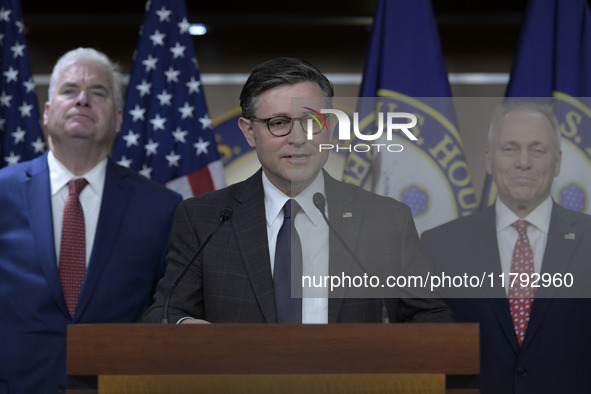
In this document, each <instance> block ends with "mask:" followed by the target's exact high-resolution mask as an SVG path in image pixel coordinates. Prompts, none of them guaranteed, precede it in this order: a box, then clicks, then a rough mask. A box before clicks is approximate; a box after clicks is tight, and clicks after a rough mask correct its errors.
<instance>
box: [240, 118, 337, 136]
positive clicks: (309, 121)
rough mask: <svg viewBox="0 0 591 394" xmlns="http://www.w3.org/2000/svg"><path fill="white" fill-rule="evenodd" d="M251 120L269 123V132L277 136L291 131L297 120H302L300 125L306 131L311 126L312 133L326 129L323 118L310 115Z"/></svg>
mask: <svg viewBox="0 0 591 394" xmlns="http://www.w3.org/2000/svg"><path fill="white" fill-rule="evenodd" d="M328 115H330V114H325V116H324V117H325V119H328ZM249 120H251V121H254V122H263V123H266V124H267V129H269V132H270V133H271V134H272V135H274V136H275V137H283V136H286V135H288V134H289V133H291V129H292V128H293V124H294V122H295V121H296V120H298V121H299V122H300V126H302V129H303V130H304V131H306V132H307V131H308V130H309V129H310V128H311V129H312V134H318V133H320V132H321V131H322V130H324V129H325V127H324V122H323V121H322V119H318V118H316V117H312V116H309V115H306V116H302V117H300V118H290V117H289V116H274V117H272V118H267V119H260V118H254V117H253V118H249Z"/></svg>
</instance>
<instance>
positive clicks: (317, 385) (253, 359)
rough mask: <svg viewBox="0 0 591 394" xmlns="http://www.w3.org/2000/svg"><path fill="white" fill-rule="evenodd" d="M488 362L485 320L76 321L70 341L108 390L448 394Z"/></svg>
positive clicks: (71, 364) (81, 367) (80, 368)
mask: <svg viewBox="0 0 591 394" xmlns="http://www.w3.org/2000/svg"><path fill="white" fill-rule="evenodd" d="M479 358H480V356H479V333H478V325H476V324H331V325H280V324H266V325H260V324H240V325H234V324H227V325H226V324H217V325H146V324H123V325H116V324H98V325H72V326H69V327H68V344H67V372H68V374H69V375H73V376H75V375H83V376H89V375H91V376H98V381H99V393H124V392H125V393H140V392H141V393H152V392H153V393H162V392H174V393H183V392H187V393H190V392H195V390H196V388H199V391H203V392H210V393H211V392H245V393H246V392H252V393H254V392H287V393H291V392H293V393H298V392H364V393H366V392H376V393H377V392H380V393H382V392H398V393H445V376H446V375H450V374H455V375H472V374H478V373H479ZM164 387H166V389H163V388H164Z"/></svg>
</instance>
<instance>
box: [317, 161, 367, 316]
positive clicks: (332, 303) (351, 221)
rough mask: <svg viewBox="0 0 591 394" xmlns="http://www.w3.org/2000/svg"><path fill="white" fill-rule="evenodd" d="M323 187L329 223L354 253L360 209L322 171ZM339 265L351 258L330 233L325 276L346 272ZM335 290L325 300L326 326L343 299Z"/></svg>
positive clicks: (351, 262) (361, 213)
mask: <svg viewBox="0 0 591 394" xmlns="http://www.w3.org/2000/svg"><path fill="white" fill-rule="evenodd" d="M324 187H325V189H326V200H327V206H328V218H329V220H330V223H331V224H332V225H333V227H334V229H335V231H336V232H337V233H338V234H339V235H340V236H341V238H343V240H344V241H345V242H346V243H347V245H349V246H350V248H351V249H352V250H353V252H354V253H355V250H356V249H357V248H356V246H357V240H358V239H359V231H360V230H361V220H362V218H363V211H362V207H357V206H356V205H355V204H354V199H353V198H352V197H351V196H350V195H349V194H348V193H347V192H346V191H345V190H344V189H343V188H341V187H340V185H339V183H338V182H337V181H335V180H334V179H333V178H332V177H331V176H330V175H328V174H327V173H326V172H324ZM343 262H348V264H349V265H351V264H353V261H352V259H351V256H349V254H348V253H347V251H346V250H345V248H344V246H343V245H342V243H341V241H340V240H339V239H338V238H337V237H336V236H335V235H334V234H333V232H332V231H331V232H330V235H329V263H328V269H329V275H336V276H340V275H341V274H342V271H343V269H344V270H347V268H348V266H343ZM337 270H338V271H339V272H337ZM337 291H339V292H340V294H332V296H331V298H329V300H328V322H329V323H336V322H337V319H338V316H339V312H340V308H341V304H342V303H343V298H344V297H345V294H344V288H339V289H338V290H337Z"/></svg>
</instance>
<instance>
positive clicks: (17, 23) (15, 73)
mask: <svg viewBox="0 0 591 394" xmlns="http://www.w3.org/2000/svg"><path fill="white" fill-rule="evenodd" d="M0 4H1V5H0V52H1V56H2V57H1V58H0V67H1V68H2V75H1V76H0V168H2V167H6V166H9V165H12V164H16V163H19V162H21V161H25V160H30V159H33V158H35V157H37V156H39V155H40V154H42V153H43V152H45V148H46V147H45V139H44V137H43V130H42V129H41V125H40V123H39V109H38V106H37V95H36V94H35V84H34V83H33V76H32V74H31V66H30V63H29V52H28V51H27V43H26V41H25V35H24V30H25V26H24V24H23V21H22V15H21V8H20V3H19V1H18V0H2V1H1V2H0Z"/></svg>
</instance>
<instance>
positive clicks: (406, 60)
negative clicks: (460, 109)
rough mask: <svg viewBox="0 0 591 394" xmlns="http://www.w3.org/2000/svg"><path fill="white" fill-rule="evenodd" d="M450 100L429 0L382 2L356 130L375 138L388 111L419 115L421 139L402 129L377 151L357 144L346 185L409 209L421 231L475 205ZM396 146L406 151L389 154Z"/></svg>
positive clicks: (416, 130) (349, 161) (348, 163)
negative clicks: (371, 191)
mask: <svg viewBox="0 0 591 394" xmlns="http://www.w3.org/2000/svg"><path fill="white" fill-rule="evenodd" d="M450 96H451V91H450V86H449V81H448V75H447V70H446V67H445V63H444V61H443V56H442V53H441V46H440V42H439V35H438V32H437V25H436V22H435V17H434V15H433V9H432V6H431V2H430V0H413V1H408V0H380V1H379V2H378V6H377V10H376V13H375V18H374V23H373V27H372V33H371V40H370V47H369V51H368V55H367V59H366V64H365V69H364V75H363V81H362V86H361V92H360V99H359V100H360V104H359V105H358V107H357V111H358V113H359V116H358V118H359V127H358V128H359V130H360V131H361V133H365V134H375V133H376V128H377V129H379V122H380V120H382V123H383V124H385V123H386V121H385V120H384V117H385V116H386V113H387V112H388V113H389V112H397V113H410V114H414V115H415V116H416V118H417V124H416V126H414V127H413V128H412V129H411V132H412V134H413V135H414V136H415V137H416V141H413V140H411V139H409V138H408V136H406V135H405V134H404V133H400V132H398V133H396V132H394V133H392V139H391V140H387V139H384V138H382V139H381V140H380V141H379V143H376V144H374V146H373V147H371V146H370V144H368V143H367V141H365V142H366V143H365V144H363V143H362V142H363V140H360V139H359V138H357V139H355V140H353V141H352V142H351V145H350V153H349V155H348V157H347V160H346V162H345V169H344V176H343V180H344V181H345V182H349V183H354V184H357V185H360V186H362V187H365V188H366V189H370V190H373V191H375V192H376V193H379V194H383V195H387V196H390V197H393V198H396V199H398V200H400V201H402V202H404V203H406V204H407V205H409V206H410V207H411V210H412V213H413V217H414V219H415V222H416V225H417V229H418V231H419V232H422V231H424V230H427V229H429V228H432V227H434V226H436V225H439V224H441V223H444V222H447V221H449V220H452V219H455V218H457V217H459V216H464V215H469V214H470V213H472V212H474V210H475V209H476V208H477V204H476V196H475V193H474V188H473V187H472V181H471V178H470V173H469V170H468V165H467V162H466V159H465V155H464V149H463V145H462V140H461V137H460V134H459V132H458V129H457V122H456V119H455V112H454V107H453V103H452V101H451V98H450ZM364 98H373V99H364ZM397 121H400V120H397ZM402 122H403V121H402ZM385 127H386V126H384V128H385ZM386 138H387V137H386ZM380 144H382V145H380ZM396 144H398V145H401V146H402V147H403V149H402V151H401V152H395V153H394V152H391V151H396V149H395V146H394V145H396ZM377 145H379V146H377ZM389 146H394V147H393V148H392V149H390V150H391V151H389V150H388V147H389ZM378 148H379V149H378Z"/></svg>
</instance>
